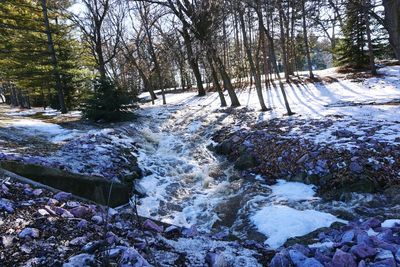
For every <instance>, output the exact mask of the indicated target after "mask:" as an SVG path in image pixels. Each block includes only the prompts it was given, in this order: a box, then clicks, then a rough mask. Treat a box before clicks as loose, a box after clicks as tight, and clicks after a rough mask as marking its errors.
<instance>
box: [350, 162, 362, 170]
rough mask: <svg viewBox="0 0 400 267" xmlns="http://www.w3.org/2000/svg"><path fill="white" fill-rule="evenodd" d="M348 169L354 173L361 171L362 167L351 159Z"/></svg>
mask: <svg viewBox="0 0 400 267" xmlns="http://www.w3.org/2000/svg"><path fill="white" fill-rule="evenodd" d="M349 168H350V171H352V172H356V173H361V172H362V171H363V167H362V166H361V165H360V164H359V163H358V162H355V161H353V162H352V163H350V165H349Z"/></svg>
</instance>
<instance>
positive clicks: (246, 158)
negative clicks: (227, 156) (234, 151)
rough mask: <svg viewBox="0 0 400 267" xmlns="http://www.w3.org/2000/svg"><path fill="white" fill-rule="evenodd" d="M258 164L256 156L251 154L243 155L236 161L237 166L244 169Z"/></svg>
mask: <svg viewBox="0 0 400 267" xmlns="http://www.w3.org/2000/svg"><path fill="white" fill-rule="evenodd" d="M256 166H257V162H256V158H255V157H254V156H253V155H251V154H244V155H241V156H240V157H239V158H238V159H237V160H236V162H235V168H236V169H238V170H242V171H243V170H246V169H251V168H254V167H256Z"/></svg>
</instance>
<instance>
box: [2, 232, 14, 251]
mask: <svg viewBox="0 0 400 267" xmlns="http://www.w3.org/2000/svg"><path fill="white" fill-rule="evenodd" d="M13 242H14V237H13V236H10V235H3V236H2V237H1V244H2V245H3V246H4V247H5V248H8V247H11V246H12V244H13Z"/></svg>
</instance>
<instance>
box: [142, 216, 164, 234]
mask: <svg viewBox="0 0 400 267" xmlns="http://www.w3.org/2000/svg"><path fill="white" fill-rule="evenodd" d="M143 226H144V227H145V228H146V229H148V230H152V231H155V232H158V233H162V232H163V231H164V228H163V227H162V226H159V225H157V224H156V223H155V222H153V221H152V220H150V219H147V220H146V221H145V222H144V223H143Z"/></svg>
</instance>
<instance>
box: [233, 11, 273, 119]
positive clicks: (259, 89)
mask: <svg viewBox="0 0 400 267" xmlns="http://www.w3.org/2000/svg"><path fill="white" fill-rule="evenodd" d="M239 9H240V7H239ZM239 20H240V26H241V29H242V35H243V43H244V47H245V50H246V54H247V59H248V61H249V64H250V71H251V75H252V76H254V81H255V84H256V91H257V96H258V101H259V102H260V106H261V110H262V111H266V110H268V109H267V106H266V105H265V103H264V97H263V93H262V85H261V77H260V73H259V72H258V71H257V69H256V66H255V64H254V60H253V55H252V53H251V47H250V45H249V41H248V39H247V34H246V28H245V22H244V14H243V12H241V11H240V10H239Z"/></svg>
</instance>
